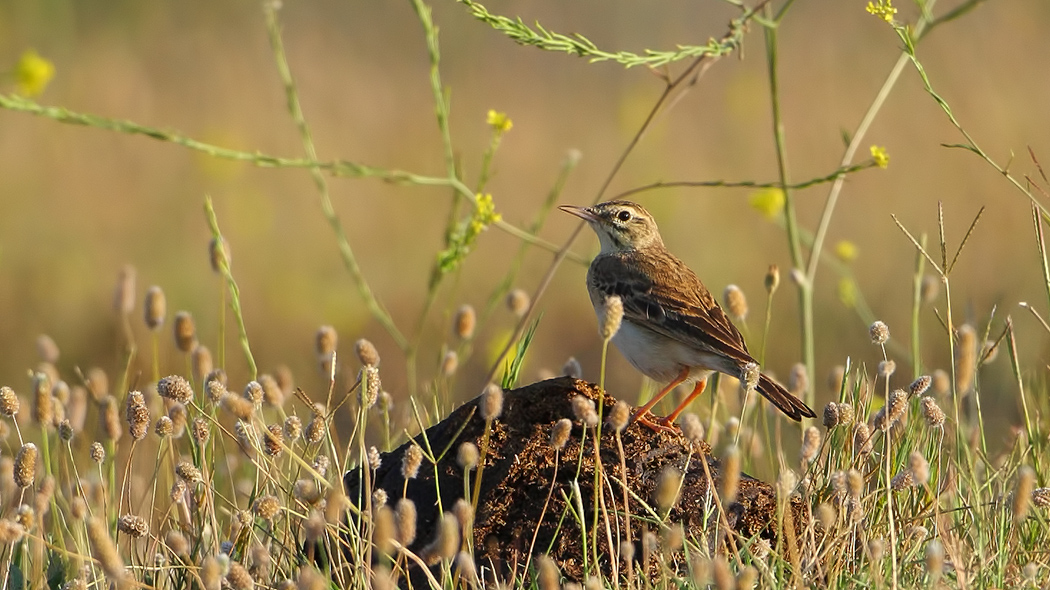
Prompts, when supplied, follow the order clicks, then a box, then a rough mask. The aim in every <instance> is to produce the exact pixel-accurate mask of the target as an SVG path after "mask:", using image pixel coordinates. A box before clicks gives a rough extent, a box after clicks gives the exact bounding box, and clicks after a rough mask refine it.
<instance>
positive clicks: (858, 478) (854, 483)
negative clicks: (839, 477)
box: [846, 469, 864, 498]
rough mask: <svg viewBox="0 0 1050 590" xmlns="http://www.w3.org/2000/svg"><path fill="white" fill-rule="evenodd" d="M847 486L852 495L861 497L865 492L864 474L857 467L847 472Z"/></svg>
mask: <svg viewBox="0 0 1050 590" xmlns="http://www.w3.org/2000/svg"><path fill="white" fill-rule="evenodd" d="M846 486H847V487H848V488H849V493H850V495H851V496H853V497H854V498H860V496H861V495H862V494H863V493H864V476H863V475H861V473H860V472H859V471H857V470H856V469H850V470H849V471H847V472H846Z"/></svg>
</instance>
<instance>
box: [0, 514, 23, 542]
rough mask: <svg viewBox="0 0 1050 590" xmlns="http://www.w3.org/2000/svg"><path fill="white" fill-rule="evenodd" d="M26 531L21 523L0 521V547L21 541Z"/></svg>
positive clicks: (6, 520)
mask: <svg viewBox="0 0 1050 590" xmlns="http://www.w3.org/2000/svg"><path fill="white" fill-rule="evenodd" d="M25 534H26V529H25V527H24V526H22V525H21V523H18V522H15V521H13V520H8V519H6V518H5V519H3V520H0V545H11V544H14V543H16V542H18V541H20V540H21V539H22V537H23V536H25Z"/></svg>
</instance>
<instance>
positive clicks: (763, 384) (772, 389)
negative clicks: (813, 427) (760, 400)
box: [755, 374, 817, 422]
mask: <svg viewBox="0 0 1050 590" xmlns="http://www.w3.org/2000/svg"><path fill="white" fill-rule="evenodd" d="M755 389H757V390H758V392H759V393H761V394H762V397H764V398H766V399H767V400H769V401H770V403H772V404H773V405H774V406H776V407H777V409H778V410H780V411H781V412H784V414H786V415H787V416H788V417H789V418H791V419H792V420H794V421H796V422H801V421H802V418H816V417H817V415H816V413H814V412H813V410H811V409H810V407H809V406H807V405H806V404H805V403H804V402H803V401H802V400H800V399H798V398H797V397H795V396H794V395H791V393H789V392H788V390H786V389H784V388H783V387H782V386H781V385H780V384H779V383H777V382H776V381H773V380H772V379H770V378H769V377H766V376H765V375H764V374H762V375H759V377H758V385H757V386H756V387H755Z"/></svg>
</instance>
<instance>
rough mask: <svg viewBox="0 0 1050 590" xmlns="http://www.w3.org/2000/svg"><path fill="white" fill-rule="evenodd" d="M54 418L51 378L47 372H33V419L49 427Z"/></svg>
mask: <svg viewBox="0 0 1050 590" xmlns="http://www.w3.org/2000/svg"><path fill="white" fill-rule="evenodd" d="M54 418H55V403H54V396H52V395H51V378H50V377H48V376H47V373H41V372H37V373H34V374H33V420H34V421H35V422H36V423H37V424H40V425H41V426H43V427H44V428H48V427H50V425H51V423H52V422H53V421H54Z"/></svg>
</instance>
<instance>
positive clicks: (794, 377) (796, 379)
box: [788, 363, 809, 397]
mask: <svg viewBox="0 0 1050 590" xmlns="http://www.w3.org/2000/svg"><path fill="white" fill-rule="evenodd" d="M808 389H809V373H808V372H807V371H806V365H804V364H802V363H795V364H794V365H791V372H790V373H788V391H790V392H791V393H792V394H794V395H795V396H796V397H801V396H802V394H803V393H805V392H806V391H807V390H808Z"/></svg>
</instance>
